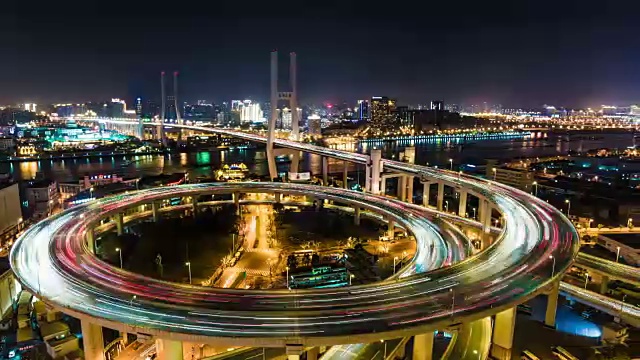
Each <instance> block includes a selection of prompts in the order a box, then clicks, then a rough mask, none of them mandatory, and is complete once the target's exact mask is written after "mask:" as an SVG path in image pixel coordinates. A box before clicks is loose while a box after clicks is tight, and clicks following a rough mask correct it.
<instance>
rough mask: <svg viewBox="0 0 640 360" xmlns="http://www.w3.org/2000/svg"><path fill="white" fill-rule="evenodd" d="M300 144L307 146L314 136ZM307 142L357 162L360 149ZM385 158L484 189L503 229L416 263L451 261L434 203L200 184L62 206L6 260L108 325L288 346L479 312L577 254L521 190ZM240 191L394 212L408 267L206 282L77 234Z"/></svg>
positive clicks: (54, 296)
mask: <svg viewBox="0 0 640 360" xmlns="http://www.w3.org/2000/svg"><path fill="white" fill-rule="evenodd" d="M255 141H260V140H255ZM295 144H298V145H299V146H301V147H303V150H305V151H310V146H309V145H306V144H300V143H295ZM298 145H296V146H298ZM311 148H314V149H313V151H311V152H316V151H319V152H320V153H321V154H323V155H328V156H336V155H339V156H337V157H341V158H343V159H355V158H357V159H358V162H360V159H361V158H362V157H363V155H359V154H353V153H346V152H342V151H338V150H330V149H324V148H319V149H320V150H319V149H315V148H317V147H311ZM365 161H366V160H365ZM384 164H385V165H384V166H385V167H387V168H391V169H395V170H399V171H403V172H406V173H409V174H413V175H415V176H424V177H428V178H431V179H435V180H441V181H445V182H447V183H448V184H454V185H457V186H461V187H465V188H467V189H469V191H470V192H472V193H475V194H479V195H482V196H484V197H486V198H487V199H489V200H490V201H491V202H493V203H494V204H495V205H496V206H497V207H498V209H499V210H500V212H501V213H502V214H503V218H504V219H505V224H506V226H505V229H504V232H503V234H502V235H501V237H500V238H499V239H498V240H497V241H496V242H495V243H494V244H493V245H492V246H490V247H489V248H488V249H487V250H485V251H483V252H481V253H480V254H478V255H476V256H473V257H471V258H469V259H466V260H464V261H461V262H459V263H456V264H453V265H451V266H445V267H443V268H440V269H437V270H433V271H428V272H426V273H421V272H422V271H426V270H430V269H431V267H432V266H433V264H434V263H437V264H440V265H449V264H452V263H453V261H454V260H455V259H453V258H452V254H453V253H455V252H454V251H444V250H443V249H447V247H446V246H445V244H444V241H443V240H442V237H441V235H440V234H439V233H438V229H436V227H434V225H433V223H431V222H430V221H428V220H427V217H429V216H430V214H433V213H434V211H433V210H429V209H425V208H422V207H419V206H416V205H411V204H406V203H402V202H399V201H395V200H390V199H388V198H384V197H379V196H373V195H368V194H362V193H357V192H352V191H347V190H341V189H336V188H325V187H317V186H304V185H292V184H282V183H233V184H224V185H221V184H199V185H186V186H180V187H172V188H160V189H153V190H147V191H141V192H136V193H131V194H126V195H121V196H116V197H112V198H108V199H103V200H99V201H96V202H93V203H90V204H86V205H83V206H80V207H76V208H72V209H69V210H67V211H66V212H63V213H61V214H59V215H56V216H54V217H52V218H50V219H47V220H45V221H43V222H41V223H39V224H36V225H35V226H33V227H32V228H31V229H30V230H29V231H27V232H26V233H25V234H24V235H23V236H22V237H21V238H20V239H19V240H18V242H17V243H16V244H15V245H14V247H13V250H12V252H11V264H12V267H13V269H14V271H15V272H16V274H17V276H18V278H19V279H20V281H21V282H22V283H23V284H24V285H25V286H26V287H27V288H29V289H31V290H32V291H34V292H36V293H38V294H39V295H40V297H42V298H43V299H44V300H45V301H47V302H49V303H51V304H53V305H57V306H59V307H62V308H64V309H63V311H65V312H68V313H70V314H72V315H76V316H78V317H81V318H90V319H91V320H93V321H95V322H97V323H99V324H101V325H104V326H107V327H110V328H115V329H123V330H126V331H130V332H133V331H137V332H143V333H150V334H154V335H157V336H159V337H161V338H172V339H180V340H187V341H201V342H215V341H216V340H219V341H221V342H224V343H227V344H236V345H247V346H261V345H267V346H284V345H285V344H290V343H299V344H305V345H320V344H322V345H326V344H343V343H361V342H369V341H377V340H379V339H383V338H395V337H400V336H407V335H411V334H416V333H422V332H426V331H429V330H433V329H436V328H445V327H446V326H448V325H451V324H456V323H460V322H469V321H472V320H476V319H480V318H483V317H485V316H487V315H490V314H494V313H496V312H499V311H501V310H504V309H506V308H509V307H512V306H514V305H515V304H518V303H521V302H523V301H526V300H527V299H529V298H531V297H533V296H535V295H536V294H538V293H540V292H541V291H543V290H544V289H545V287H546V286H547V285H548V284H549V283H550V282H551V281H552V280H553V279H557V278H558V277H559V276H560V275H561V274H562V273H563V272H564V271H565V270H566V269H567V268H568V267H569V266H570V264H571V262H572V261H573V258H574V257H575V255H576V253H577V250H578V245H579V241H578V236H577V234H576V232H575V230H574V228H573V226H572V225H571V224H570V222H569V221H568V220H567V219H566V218H565V217H564V216H563V215H562V214H561V213H560V212H558V211H557V210H556V209H555V208H553V207H552V206H550V205H548V204H547V203H545V202H541V201H539V200H538V199H536V198H534V197H532V196H530V195H528V194H525V193H523V192H520V191H518V190H515V189H512V188H509V187H507V186H504V185H501V184H498V183H494V182H491V181H486V180H482V179H477V178H473V177H468V176H464V175H462V176H461V175H459V174H457V173H451V172H448V171H442V170H435V169H431V168H427V167H422V166H417V165H410V164H404V163H397V162H393V161H389V160H384ZM244 191H249V192H251V191H255V192H276V191H277V192H283V193H289V194H304V195H311V196H315V197H318V198H327V199H332V200H335V201H337V202H342V203H348V204H351V205H354V204H357V205H358V206H361V207H364V208H367V209H369V210H372V211H374V212H378V213H382V214H384V215H385V216H389V217H392V218H394V221H396V222H398V223H400V224H402V226H404V227H405V228H406V229H407V230H408V231H410V232H411V233H413V234H414V236H415V237H416V241H417V251H416V257H415V261H414V262H413V264H415V266H413V267H408V268H405V269H403V271H402V273H401V276H400V278H399V279H395V280H389V281H383V282H381V283H376V284H369V285H362V286H354V287H348V288H341V289H330V290H297V291H286V290H273V291H268V292H267V291H247V290H242V291H240V290H231V289H211V288H203V287H192V286H188V285H181V284H173V283H166V282H162V281H159V280H154V279H149V278H145V277H143V276H141V275H137V274H132V273H129V272H126V271H122V270H120V269H118V268H115V267H112V266H110V265H108V264H106V263H104V262H102V261H100V260H98V259H97V258H95V257H94V256H93V255H92V254H91V253H90V252H89V251H88V249H87V247H86V245H85V243H84V235H85V233H86V231H87V229H88V227H90V226H91V224H92V223H93V222H96V221H98V220H99V219H100V218H103V217H105V216H108V215H110V214H113V213H114V212H118V211H121V210H122V209H123V208H126V207H131V206H135V205H136V204H142V203H148V202H151V201H152V200H154V199H161V198H167V197H177V196H191V195H194V194H201V193H218V192H219V193H222V192H244ZM457 251H459V252H461V253H464V249H462V251H460V250H457ZM554 266H555V267H554ZM552 272H553V274H552ZM134 294H135V295H136V296H137V298H136V299H133V297H132V295H134ZM452 304H453V305H454V306H453V308H452ZM356 339H357V340H356Z"/></svg>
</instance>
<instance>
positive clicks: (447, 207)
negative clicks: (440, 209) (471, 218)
mask: <svg viewBox="0 0 640 360" xmlns="http://www.w3.org/2000/svg"><path fill="white" fill-rule="evenodd" d="M444 211H445V212H449V200H445V201H444Z"/></svg>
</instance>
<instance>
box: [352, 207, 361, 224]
mask: <svg viewBox="0 0 640 360" xmlns="http://www.w3.org/2000/svg"><path fill="white" fill-rule="evenodd" d="M353 223H354V224H355V225H360V207H359V206H356V207H355V208H354V209H353Z"/></svg>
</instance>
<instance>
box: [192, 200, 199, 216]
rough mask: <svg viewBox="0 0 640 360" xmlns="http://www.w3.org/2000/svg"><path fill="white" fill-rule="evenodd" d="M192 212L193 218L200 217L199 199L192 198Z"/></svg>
mask: <svg viewBox="0 0 640 360" xmlns="http://www.w3.org/2000/svg"><path fill="white" fill-rule="evenodd" d="M191 212H192V213H193V217H197V216H198V198H197V197H196V196H192V197H191Z"/></svg>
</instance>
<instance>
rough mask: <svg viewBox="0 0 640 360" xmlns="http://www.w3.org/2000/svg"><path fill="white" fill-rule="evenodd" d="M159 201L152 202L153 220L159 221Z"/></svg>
mask: <svg viewBox="0 0 640 360" xmlns="http://www.w3.org/2000/svg"><path fill="white" fill-rule="evenodd" d="M158 208H159V206H158V203H157V202H152V203H151V213H152V214H153V222H158V220H159V219H160V216H159V214H158Z"/></svg>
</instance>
